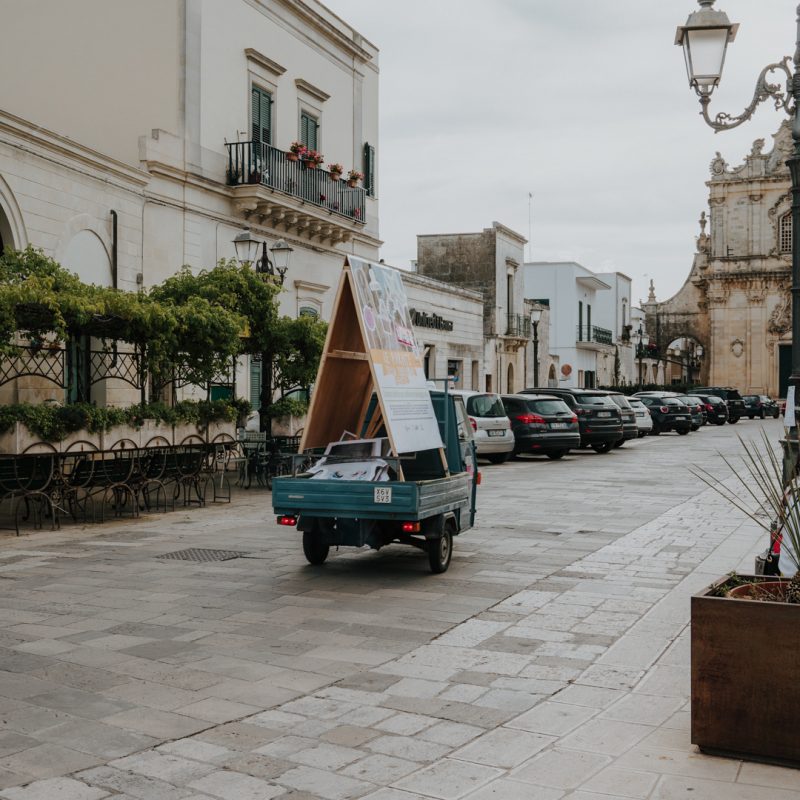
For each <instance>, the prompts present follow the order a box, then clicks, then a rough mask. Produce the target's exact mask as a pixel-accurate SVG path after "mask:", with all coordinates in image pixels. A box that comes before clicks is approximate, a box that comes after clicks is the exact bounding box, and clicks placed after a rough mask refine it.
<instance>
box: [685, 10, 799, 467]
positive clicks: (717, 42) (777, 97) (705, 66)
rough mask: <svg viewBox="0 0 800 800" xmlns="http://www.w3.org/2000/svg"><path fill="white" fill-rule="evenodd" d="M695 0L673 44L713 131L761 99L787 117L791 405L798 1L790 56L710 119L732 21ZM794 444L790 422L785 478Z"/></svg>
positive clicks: (795, 354)
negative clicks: (746, 99) (741, 105)
mask: <svg viewBox="0 0 800 800" xmlns="http://www.w3.org/2000/svg"><path fill="white" fill-rule="evenodd" d="M698 2H699V3H700V10H699V11H695V12H694V13H693V14H690V15H689V19H688V20H687V21H686V24H685V25H683V26H681V27H679V28H678V33H677V36H676V37H675V44H678V45H682V46H683V49H684V54H685V57H686V68H687V70H688V74H689V84H690V85H691V86H692V87H693V88H694V90H695V91H696V92H697V94H698V95H699V97H700V105H701V107H702V112H701V113H702V115H703V119H704V120H705V121H706V122H707V123H708V125H710V126H711V127H712V128H713V129H714V130H715V131H716V132H719V131H725V130H730V129H731V128H736V127H737V126H739V125H741V124H742V123H743V122H745V121H746V120H748V119H750V118H751V117H752V116H753V112H754V111H755V110H756V108H757V107H758V105H759V104H760V103H762V102H764V101H765V100H772V102H773V103H774V105H775V108H777V109H780V108H782V109H783V110H784V111H785V112H786V113H787V114H788V115H789V117H791V119H792V141H793V143H794V150H793V152H792V155H791V157H790V158H789V159H788V160H787V161H786V164H787V166H788V167H789V172H790V173H791V176H792V375H791V377H790V378H789V386H790V387H794V393H795V406H796V405H797V400H798V399H800V398H798V395H800V388H798V387H800V113H799V109H800V6H798V8H797V35H796V37H795V42H796V45H795V52H794V59H792V58H790V57H789V56H785V57H784V58H783V59H782V60H781V61H778V62H776V63H774V64H769V65H767V66H766V67H764V69H763V70H761V74H760V75H759V76H758V81H757V82H756V89H755V93H754V95H753V99H752V100H751V101H750V105H749V106H747V108H746V109H745V110H744V111H743V112H742V113H741V114H739V115H738V116H734V115H732V114H726V113H719V114H717V115H716V116H715V117H714V118H713V119H712V118H711V117H710V116H709V115H708V105H709V103H710V102H711V93H712V92H713V91H714V88H715V87H716V86H717V85H718V84H719V82H720V79H721V78H722V67H723V64H724V63H725V51H726V49H727V46H728V42H732V41H733V40H734V38H735V36H736V30H737V28H738V26H737V25H732V24H731V23H730V20H728V17H727V15H726V14H725V13H724V12H722V11H715V10H714V9H713V5H714V0H698ZM792 67H794V70H792ZM774 72H783V74H784V76H785V77H786V85H785V86H783V85H780V84H774V83H770V82H769V81H768V80H767V75H770V74H772V73H774ZM789 442H791V445H789ZM797 444H798V440H797V426H794V427H792V428H791V429H790V431H789V434H788V436H787V444H786V446H785V447H784V462H783V467H784V479H785V480H788V479H789V478H790V476H792V475H794V468H795V464H796V463H797ZM793 451H794V452H793Z"/></svg>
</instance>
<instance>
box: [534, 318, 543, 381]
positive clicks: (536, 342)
mask: <svg viewBox="0 0 800 800" xmlns="http://www.w3.org/2000/svg"><path fill="white" fill-rule="evenodd" d="M541 321H542V309H541V308H534V309H532V310H531V327H532V328H533V388H534V389H538V388H539V323H540V322H541Z"/></svg>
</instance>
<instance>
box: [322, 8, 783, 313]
mask: <svg viewBox="0 0 800 800" xmlns="http://www.w3.org/2000/svg"><path fill="white" fill-rule="evenodd" d="M324 2H326V4H327V5H328V6H329V7H330V8H331V10H333V11H334V13H336V14H338V15H339V16H341V17H342V18H343V19H344V20H346V21H347V22H348V23H349V24H351V25H352V26H353V27H355V28H356V29H357V30H358V31H360V32H361V33H362V34H363V35H364V36H366V37H367V38H368V39H370V40H371V41H372V42H373V43H374V44H375V45H377V46H378V47H379V48H380V72H381V94H380V98H381V111H380V115H381V116H380V118H381V139H380V144H379V164H380V177H379V180H380V216H381V220H380V223H381V238H382V239H383V240H384V242H385V244H384V246H383V249H382V251H381V255H382V257H383V258H385V259H386V261H387V262H389V263H391V264H395V265H397V266H407V265H408V264H409V262H410V260H411V259H413V258H414V257H415V256H416V235H417V234H418V233H453V232H465V231H479V230H481V229H483V228H485V227H489V226H490V225H491V223H492V221H493V220H497V221H499V222H502V223H503V224H505V225H508V226H509V227H511V228H513V229H515V230H517V231H519V232H520V233H521V234H523V235H524V236H526V237H527V235H528V192H532V193H533V195H534V199H533V214H532V218H533V224H532V232H533V235H532V245H531V246H532V258H533V260H575V261H579V262H580V263H581V264H583V265H584V266H586V267H588V268H590V269H592V270H596V271H611V270H619V271H620V272H624V273H626V274H628V275H630V276H631V277H632V278H633V279H634V286H633V292H634V297H633V299H634V303H638V301H639V300H640V299H644V298H645V297H646V294H647V291H646V290H647V284H648V282H649V280H650V278H653V279H654V280H655V283H656V293H657V296H658V298H659V299H660V300H661V299H666V298H667V297H668V296H671V295H672V294H674V293H675V292H676V291H677V290H678V289H679V288H680V287H681V285H682V284H683V282H684V281H685V279H686V277H687V275H688V271H689V268H690V266H691V262H692V254H693V253H694V249H695V245H694V237H695V236H696V235H697V233H698V232H699V227H698V223H697V219H698V217H699V216H700V212H701V211H703V210H704V209H706V208H707V197H708V190H707V188H706V186H705V181H706V180H707V179H708V177H709V171H708V166H709V163H710V162H711V159H712V158H713V157H714V153H715V151H717V150H719V151H721V152H722V154H723V156H724V157H725V158H726V159H727V160H728V161H729V162H730V163H731V164H732V165H738V164H740V163H742V162H743V160H744V157H745V156H746V155H747V154H748V153H749V152H750V147H751V144H752V142H753V140H754V139H757V138H765V139H766V140H767V146H766V148H765V151H768V150H771V149H772V139H771V135H772V134H773V133H774V132H775V131H776V130H777V128H778V125H779V124H780V121H781V119H783V118H784V117H785V114H783V112H781V113H778V112H776V111H775V110H774V109H773V108H772V107H771V106H770V105H769V104H768V103H765V104H762V105H761V106H760V108H759V111H758V112H757V114H756V117H755V119H754V120H753V121H751V122H749V123H745V124H744V125H743V126H741V127H740V128H738V129H736V130H734V131H730V132H725V133H719V134H714V132H713V131H712V130H711V129H710V128H708V127H707V126H706V124H705V123H704V122H703V121H702V119H701V117H700V116H699V109H700V107H699V103H698V101H697V97H696V96H695V94H694V92H693V91H691V90H690V89H689V87H688V82H687V79H686V71H685V68H684V63H683V55H682V53H681V50H680V48H678V47H676V46H675V45H674V44H673V41H674V36H675V28H676V27H677V26H678V25H682V24H684V22H685V21H686V17H687V16H688V14H689V12H690V11H692V10H694V9H695V8H697V3H696V2H694V0H404V2H402V3H400V2H396V1H390V0H324ZM716 8H718V9H721V10H724V11H726V12H727V13H728V15H729V17H730V18H731V21H733V22H739V23H740V24H741V27H740V29H739V34H738V36H737V39H736V41H735V42H734V43H733V45H731V46H730V48H729V50H728V57H727V62H726V66H725V72H724V75H723V79H722V85H721V87H720V88H719V89H717V91H716V92H715V94H714V97H713V99H712V104H711V109H712V111H713V112H714V113H716V112H717V111H728V112H730V113H735V114H738V113H740V111H741V110H742V109H743V108H744V107H745V106H746V105H747V104H748V103H749V102H750V100H751V98H752V95H753V90H754V88H755V82H756V78H757V77H758V74H759V72H760V71H761V69H762V68H763V67H764V66H766V65H767V64H769V63H772V62H773V61H778V60H780V59H781V58H782V57H783V56H785V55H792V54H793V51H794V42H795V38H796V36H795V34H796V26H795V10H796V8H797V0H757V1H756V2H754V0H717V4H716ZM527 258H528V250H527V249H526V259H527Z"/></svg>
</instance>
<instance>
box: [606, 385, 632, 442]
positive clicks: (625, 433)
mask: <svg viewBox="0 0 800 800" xmlns="http://www.w3.org/2000/svg"><path fill="white" fill-rule="evenodd" d="M608 396H609V397H610V398H611V399H612V400H613V401H614V402H615V403H616V404H617V405H618V406H619V410H620V413H621V414H622V438H621V439H620V440H619V441H618V442H615V443H614V447H622V445H624V444H625V442H627V441H628V440H629V439H638V438H639V426H638V425H637V424H636V412H635V411H634V410H633V408H632V407H631V404H630V403H629V402H628V398H627V397H625V395H624V394H622V392H608Z"/></svg>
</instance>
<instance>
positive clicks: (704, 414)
mask: <svg viewBox="0 0 800 800" xmlns="http://www.w3.org/2000/svg"><path fill="white" fill-rule="evenodd" d="M687 397H688V399H689V400H691V401H692V402H693V403H694V404H695V405H698V406H700V414H701V415H702V417H703V422H702V424H703V425H708V411H707V410H706V407H705V404H704V403H703V401H702V400H701V399H700V398H699V397H698V396H697V395H696V394H690V395H687Z"/></svg>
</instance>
